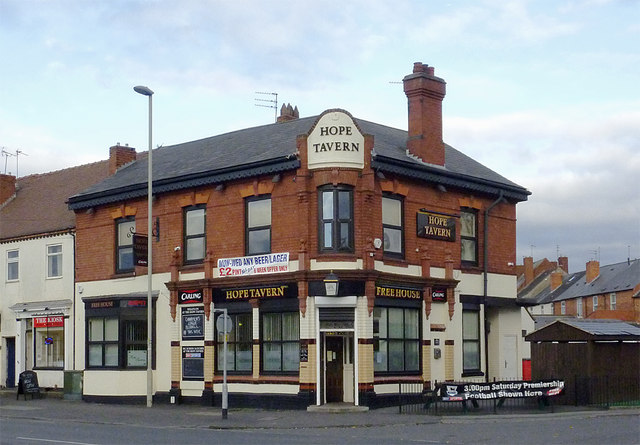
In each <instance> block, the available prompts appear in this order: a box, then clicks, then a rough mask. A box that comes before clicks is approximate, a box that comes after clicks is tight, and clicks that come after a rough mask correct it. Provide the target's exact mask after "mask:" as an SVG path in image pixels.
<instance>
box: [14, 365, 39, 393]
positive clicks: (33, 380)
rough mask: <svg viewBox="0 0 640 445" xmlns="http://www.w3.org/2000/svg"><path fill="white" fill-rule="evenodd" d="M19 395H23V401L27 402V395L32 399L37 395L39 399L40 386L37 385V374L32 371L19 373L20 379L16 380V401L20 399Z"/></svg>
mask: <svg viewBox="0 0 640 445" xmlns="http://www.w3.org/2000/svg"><path fill="white" fill-rule="evenodd" d="M20 394H23V395H24V399H25V400H27V394H31V398H32V399H33V396H34V394H38V397H40V395H41V394H40V386H39V385H38V374H36V373H35V372H33V371H23V372H21V373H20V379H19V380H18V394H16V400H18V399H19V398H20Z"/></svg>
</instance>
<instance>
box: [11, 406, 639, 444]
mask: <svg viewBox="0 0 640 445" xmlns="http://www.w3.org/2000/svg"><path fill="white" fill-rule="evenodd" d="M51 415H52V417H53V416H54V415H55V413H51ZM231 415H233V413H231ZM403 419H404V418H403V416H395V417H394V418H393V419H390V420H389V421H388V422H386V423H385V424H384V425H374V424H372V425H358V426H349V425H343V426H331V427H323V426H321V425H314V426H312V427H288V426H287V425H286V424H284V425H283V424H279V425H278V424H275V425H274V426H273V427H270V428H252V427H251V426H250V425H249V426H243V427H231V428H220V427H218V426H215V425H214V426H211V425H209V426H207V425H206V422H205V424H203V423H202V422H200V421H197V420H196V421H194V422H193V424H183V425H179V426H178V425H175V424H170V423H168V424H167V425H166V426H163V425H162V423H161V422H160V423H158V422H156V423H155V424H154V425H149V424H145V423H144V422H138V421H136V419H134V418H132V419H129V420H128V421H122V420H118V421H117V422H115V423H114V422H113V421H110V420H109V419H108V418H104V419H99V418H97V419H91V420H87V419H84V420H78V419H71V420H69V419H55V420H54V419H50V420H48V419H45V418H42V417H38V418H29V417H28V416H24V417H21V416H19V415H18V416H16V415H13V416H11V417H7V416H5V415H2V416H0V443H1V444H18V445H28V444H38V445H46V444H74V445H85V444H86V445H93V444H95V445H98V444H99V445H104V444H180V445H188V444H243V445H244V444H304V445H314V444H318V445H329V444H363V445H375V444H451V445H457V444H521V445H527V444H531V445H534V444H545V445H548V444H580V445H603V444H620V445H623V444H629V445H637V444H640V416H639V415H638V410H620V411H616V412H611V411H609V412H586V413H571V414H563V415H553V414H545V415H528V416H481V417H438V418H433V417H432V418H430V419H429V421H428V422H427V423H406V421H405V420H403Z"/></svg>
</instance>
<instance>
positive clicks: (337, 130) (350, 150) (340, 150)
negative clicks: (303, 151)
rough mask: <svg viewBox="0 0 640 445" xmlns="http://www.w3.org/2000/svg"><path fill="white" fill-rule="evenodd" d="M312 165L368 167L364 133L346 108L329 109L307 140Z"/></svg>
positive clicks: (309, 159) (312, 166)
mask: <svg viewBox="0 0 640 445" xmlns="http://www.w3.org/2000/svg"><path fill="white" fill-rule="evenodd" d="M307 154H308V162H309V165H308V167H309V168H310V169H314V168H327V167H347V168H359V169H362V168H364V136H362V134H361V133H360V131H359V130H358V127H357V126H356V124H355V122H354V121H353V119H352V117H351V116H350V115H349V114H348V113H346V112H344V111H330V112H325V113H324V114H323V115H322V116H321V117H320V119H318V122H317V123H316V126H315V127H314V129H313V131H312V132H311V134H310V135H309V138H308V140H307Z"/></svg>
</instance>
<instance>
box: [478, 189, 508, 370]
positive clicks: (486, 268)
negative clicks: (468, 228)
mask: <svg viewBox="0 0 640 445" xmlns="http://www.w3.org/2000/svg"><path fill="white" fill-rule="evenodd" d="M502 201H506V199H504V194H503V192H502V190H500V195H498V199H496V200H495V201H493V202H492V203H491V205H490V206H489V207H487V209H486V210H485V211H484V246H483V255H484V293H483V296H482V305H483V306H484V311H483V312H484V371H485V372H484V378H485V381H486V382H488V381H489V322H488V319H487V287H488V283H487V280H488V277H487V275H488V274H489V212H491V209H493V208H494V207H495V206H497V205H498V204H500V203H501V202H502Z"/></svg>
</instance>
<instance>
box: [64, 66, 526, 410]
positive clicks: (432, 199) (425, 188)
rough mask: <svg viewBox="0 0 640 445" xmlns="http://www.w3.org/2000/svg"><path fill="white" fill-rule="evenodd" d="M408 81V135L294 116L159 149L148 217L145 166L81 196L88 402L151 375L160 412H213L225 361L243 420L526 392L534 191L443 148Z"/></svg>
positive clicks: (438, 125) (139, 393)
mask: <svg viewBox="0 0 640 445" xmlns="http://www.w3.org/2000/svg"><path fill="white" fill-rule="evenodd" d="M403 83H404V91H405V94H406V96H407V99H408V110H409V111H408V114H409V115H408V131H405V130H399V129H395V128H391V127H388V126H386V125H383V124H379V123H374V122H369V121H366V120H363V119H359V118H357V117H354V116H352V115H351V114H350V113H349V112H347V111H345V110H342V109H330V110H327V111H325V112H323V113H321V114H320V115H317V116H311V117H303V118H301V117H299V112H298V110H297V108H296V109H293V108H292V107H291V106H284V107H283V109H282V111H281V116H280V118H279V119H278V122H277V123H274V124H270V125H263V126H259V127H254V128H246V129H241V130H238V131H234V132H231V133H227V134H222V135H217V136H212V137H209V138H205V139H201V140H196V141H191V142H185V143H182V144H177V145H174V146H168V147H162V148H158V149H156V150H153V152H152V156H151V157H152V159H153V161H152V164H153V192H152V193H153V196H152V198H151V199H152V214H151V215H149V214H148V210H147V208H148V195H147V185H148V184H147V181H148V177H147V171H148V159H149V158H148V157H145V158H144V159H138V160H137V161H136V162H133V163H131V164H129V165H127V166H126V167H124V168H122V169H120V170H118V172H116V174H114V175H113V176H111V177H109V178H107V179H106V180H104V181H102V182H100V183H98V184H96V185H94V186H92V187H89V188H87V189H85V190H83V191H81V192H80V193H77V194H75V195H73V196H71V197H70V199H69V208H70V209H72V210H73V211H74V212H75V214H76V223H77V224H76V237H77V262H76V272H77V275H76V280H77V283H76V295H77V305H76V306H75V308H76V311H75V322H76V324H75V325H76V329H75V344H76V351H77V352H76V353H77V357H76V359H77V366H78V369H84V394H83V396H84V399H85V400H87V401H110V400H132V401H139V400H141V399H142V398H143V397H144V395H145V393H147V394H148V392H147V391H148V389H147V388H148V387H147V384H148V383H149V375H148V373H147V366H148V365H151V367H152V368H153V371H152V374H151V376H152V382H151V383H152V388H151V392H152V393H153V396H154V398H155V399H156V400H166V401H172V402H179V401H181V400H185V399H191V400H196V401H199V402H200V403H203V404H207V405H212V404H218V403H220V394H221V390H222V380H223V373H224V366H225V365H224V364H225V362H226V366H227V374H228V382H229V384H228V388H229V400H230V404H232V405H233V406H240V405H243V404H244V405H251V406H267V407H269V406H271V407H284V406H290V407H300V408H305V407H307V406H310V405H323V404H326V403H331V402H345V403H349V404H353V405H366V406H371V407H375V406H380V405H382V404H385V403H387V402H388V401H389V400H390V399H391V396H392V395H393V394H395V393H396V392H397V388H398V383H418V384H422V385H423V386H424V387H425V388H430V387H432V385H433V383H434V382H435V381H436V380H437V381H445V380H447V381H452V380H458V381H460V380H465V379H474V380H477V379H483V380H485V379H486V380H490V379H494V378H495V379H517V378H521V377H522V369H521V365H520V364H521V360H522V350H523V347H524V346H523V344H524V339H523V335H522V329H521V306H520V305H518V304H517V301H516V295H517V277H516V274H515V271H514V267H513V264H514V263H515V251H516V249H515V245H516V204H517V203H519V202H522V201H525V200H527V197H528V195H529V194H530V193H529V191H527V190H526V189H525V188H524V187H522V186H520V185H517V184H515V183H513V182H511V181H510V180H508V179H506V178H504V177H503V176H501V175H499V174H498V173H496V172H494V171H492V170H490V169H488V168H487V167H485V166H483V165H481V164H480V163H478V162H476V161H474V160H473V159H471V158H470V157H468V156H466V155H465V154H463V153H462V152H460V151H458V150H456V149H455V148H453V147H451V146H449V145H447V144H445V143H444V142H443V138H442V101H443V99H444V96H445V82H444V80H443V79H441V78H439V77H436V76H435V74H434V69H433V68H432V67H429V66H427V65H424V64H422V63H416V64H414V67H413V72H412V73H410V74H409V75H407V76H406V77H405V78H404V80H403ZM149 221H151V222H152V224H153V233H148V232H149V231H148V229H147V226H148V224H149ZM132 234H134V235H135V238H134V237H133V236H129V235H132ZM143 235H147V236H151V237H152V258H151V262H152V270H151V271H149V270H148V269H147V267H146V266H148V260H149V259H148V258H144V253H145V252H146V249H145V246H146V242H147V241H144V238H142V236H143ZM135 239H142V240H143V244H138V243H137V241H135ZM148 274H151V277H149V275H148ZM149 278H150V279H149ZM150 297H151V298H150ZM149 301H151V305H152V307H151V308H150V307H149V306H148V303H149ZM150 309H151V311H152V314H151V317H152V318H151V320H150V323H151V324H152V326H151V332H152V334H151V335H152V338H151V339H149V338H148V336H147V330H148V328H149V326H148V324H147V323H148V319H147V313H148V311H149V310H150ZM220 310H226V311H227V313H228V317H229V318H228V321H229V324H230V325H231V329H230V331H229V332H227V333H225V332H223V330H224V326H223V324H221V323H219V322H218V323H216V320H219V319H218V316H219V315H220V314H219V312H218V311H220ZM489 326H490V329H489ZM225 337H226V340H227V341H226V342H225V341H224V340H225ZM148 340H150V341H148ZM225 343H226V345H227V348H228V349H227V351H228V352H227V353H226V354H224V345H225ZM149 344H150V345H151V348H152V349H151V356H148V354H147V347H148V345H149ZM225 357H226V360H224V359H225Z"/></svg>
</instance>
